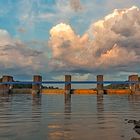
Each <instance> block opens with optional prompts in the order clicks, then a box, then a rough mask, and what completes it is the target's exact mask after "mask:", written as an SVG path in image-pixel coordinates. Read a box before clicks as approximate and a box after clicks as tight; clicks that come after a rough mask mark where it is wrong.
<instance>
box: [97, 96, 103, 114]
mask: <svg viewBox="0 0 140 140" xmlns="http://www.w3.org/2000/svg"><path fill="white" fill-rule="evenodd" d="M103 101H104V97H103V95H97V113H99V114H102V113H103V111H104V103H103Z"/></svg>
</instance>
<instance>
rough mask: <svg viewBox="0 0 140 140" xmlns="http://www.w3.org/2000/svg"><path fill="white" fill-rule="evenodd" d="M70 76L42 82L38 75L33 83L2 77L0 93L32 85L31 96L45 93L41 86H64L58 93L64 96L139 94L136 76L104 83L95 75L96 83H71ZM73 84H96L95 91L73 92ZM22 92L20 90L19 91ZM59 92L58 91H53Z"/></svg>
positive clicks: (99, 76)
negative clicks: (116, 86)
mask: <svg viewBox="0 0 140 140" xmlns="http://www.w3.org/2000/svg"><path fill="white" fill-rule="evenodd" d="M71 79H72V76H71V75H65V80H64V81H42V76H40V75H34V76H33V81H20V82H16V81H14V80H13V77H12V76H3V77H2V80H1V82H0V91H1V92H0V93H9V91H10V90H14V89H13V86H14V85H20V84H22V85H32V89H30V90H31V92H32V94H34V95H35V94H40V93H42V92H46V91H45V89H42V84H64V85H65V86H64V89H60V91H61V92H62V93H64V94H71V93H78V91H80V92H81V93H86V92H88V93H91V94H92V93H93V94H95V93H96V94H99V95H100V94H101V95H103V94H104V93H106V94H111V93H117V92H118V93H129V94H130V93H131V94H135V93H139V91H140V86H139V85H140V81H139V80H138V75H130V76H129V77H128V80H127V81H104V76H103V75H97V80H96V81H72V80H71ZM75 84H85V85H86V84H93V85H94V84H96V85H97V86H96V88H95V89H93V88H92V89H83V90H82V89H81V90H78V89H75V90H73V89H72V88H71V85H75ZM104 84H115V85H117V84H125V85H129V86H128V89H104ZM21 90H22V89H21ZM48 91H49V90H48ZM55 91H59V89H57V90H55V89H54V92H55Z"/></svg>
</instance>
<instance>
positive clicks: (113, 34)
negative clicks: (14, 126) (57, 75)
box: [49, 6, 140, 72]
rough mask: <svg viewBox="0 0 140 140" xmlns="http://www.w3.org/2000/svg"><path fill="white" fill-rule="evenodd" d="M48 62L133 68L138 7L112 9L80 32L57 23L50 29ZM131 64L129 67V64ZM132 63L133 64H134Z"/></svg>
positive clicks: (139, 42) (138, 44) (138, 50)
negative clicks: (49, 59)
mask: <svg viewBox="0 0 140 140" xmlns="http://www.w3.org/2000/svg"><path fill="white" fill-rule="evenodd" d="M49 46H50V48H51V50H52V60H51V63H50V64H51V66H53V68H55V69H56V68H57V69H56V70H64V71H66V70H67V71H79V72H80V70H81V71H82V70H83V71H84V70H85V71H93V70H95V71H102V70H109V69H111V70H112V69H113V70H115V69H116V68H117V70H118V69H119V68H120V71H121V69H122V68H124V69H126V70H127V71H129V70H130V71H132V69H133V71H137V70H138V67H137V65H139V62H140V10H139V8H137V7H136V6H133V7H131V8H128V9H115V10H114V11H113V13H112V14H109V15H107V16H106V17H104V18H103V19H102V20H99V21H97V22H95V23H93V24H92V25H90V27H89V29H88V31H87V32H85V33H84V34H83V35H82V36H80V35H78V34H76V33H75V31H74V30H73V29H72V27H71V26H70V25H68V24H65V23H60V24H58V25H56V26H54V27H52V29H51V30H50V39H49ZM132 65H133V67H132ZM134 66H135V67H134Z"/></svg>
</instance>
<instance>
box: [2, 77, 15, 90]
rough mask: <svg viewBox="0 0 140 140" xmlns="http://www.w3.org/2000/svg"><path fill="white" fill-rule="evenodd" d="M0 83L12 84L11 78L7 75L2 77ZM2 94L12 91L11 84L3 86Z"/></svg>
mask: <svg viewBox="0 0 140 140" xmlns="http://www.w3.org/2000/svg"><path fill="white" fill-rule="evenodd" d="M2 82H13V77H12V76H9V75H4V76H3V77H2ZM2 87H3V93H11V92H12V89H13V85H12V84H3V85H2Z"/></svg>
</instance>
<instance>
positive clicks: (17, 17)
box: [0, 0, 140, 80]
mask: <svg viewBox="0 0 140 140" xmlns="http://www.w3.org/2000/svg"><path fill="white" fill-rule="evenodd" d="M139 8H140V1H139V0H116V1H114V0H0V76H2V75H12V76H14V79H16V80H30V79H31V78H32V76H33V75H36V74H40V75H42V76H43V79H44V80H63V79H64V75H65V74H71V75H72V76H73V79H74V80H95V78H96V75H98V74H104V77H105V79H106V80H127V77H128V75H130V74H139V73H140V66H139V64H140V9H139Z"/></svg>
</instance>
